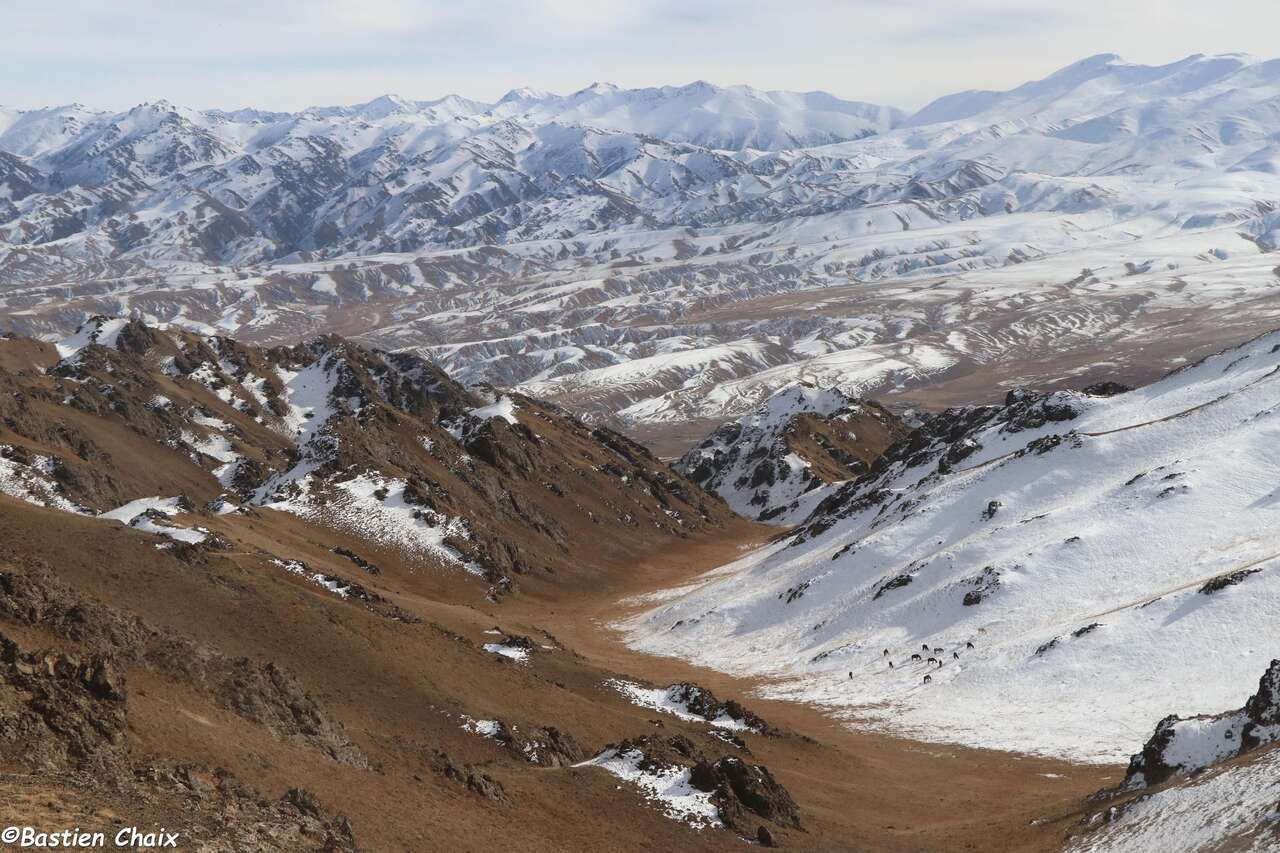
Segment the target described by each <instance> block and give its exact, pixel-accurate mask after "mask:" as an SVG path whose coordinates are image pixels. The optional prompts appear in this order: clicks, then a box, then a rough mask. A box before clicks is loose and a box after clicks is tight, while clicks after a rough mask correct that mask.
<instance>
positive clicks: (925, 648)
mask: <svg viewBox="0 0 1280 853" xmlns="http://www.w3.org/2000/svg"><path fill="white" fill-rule="evenodd" d="M920 651H922V652H927V651H929V644H928V643H921V644H920Z"/></svg>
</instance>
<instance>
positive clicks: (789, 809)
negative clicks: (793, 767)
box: [603, 735, 801, 836]
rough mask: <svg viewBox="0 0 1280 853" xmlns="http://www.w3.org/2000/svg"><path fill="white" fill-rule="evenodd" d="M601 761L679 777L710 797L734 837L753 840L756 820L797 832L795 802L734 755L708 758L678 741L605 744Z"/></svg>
mask: <svg viewBox="0 0 1280 853" xmlns="http://www.w3.org/2000/svg"><path fill="white" fill-rule="evenodd" d="M603 755H618V756H632V757H633V758H634V760H635V766H636V767H637V769H638V770H640V771H642V772H645V773H651V774H652V773H657V774H664V773H665V774H669V773H670V772H671V771H672V770H673V769H678V770H681V771H683V773H685V774H687V777H685V778H687V781H688V784H689V785H690V786H691V787H692V788H694V789H695V790H698V791H702V792H703V793H705V794H709V795H710V800H711V802H712V803H713V804H714V805H715V808H716V812H717V814H718V815H719V818H720V821H721V822H722V823H723V824H724V825H725V826H726V827H728V828H730V829H733V830H734V831H736V832H737V833H739V834H740V835H746V836H755V835H756V834H757V829H756V828H757V826H759V825H760V824H759V821H760V820H765V821H768V822H769V823H772V824H773V825H774V826H775V827H784V828H788V829H799V828H800V825H801V824H800V810H799V808H798V807H797V806H796V803H795V800H794V799H792V797H791V794H790V792H788V791H787V789H786V788H785V787H783V785H782V784H781V783H780V782H778V781H777V780H776V779H775V778H774V777H773V774H772V773H770V772H769V769H768V768H767V767H765V766H764V765H761V764H750V763H748V762H746V761H743V760H742V759H741V758H739V757H737V756H735V755H720V756H716V755H709V754H707V753H706V752H704V751H703V750H702V749H701V748H699V747H698V746H697V745H696V744H694V743H693V742H692V741H690V740H689V739H688V738H686V737H684V736H683V735H674V736H671V737H666V738H663V737H658V736H654V735H645V736H643V737H639V738H632V739H629V740H625V741H623V742H621V743H618V744H610V745H609V746H608V747H606V748H605V752H604V753H603Z"/></svg>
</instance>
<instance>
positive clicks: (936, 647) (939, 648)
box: [933, 646, 942, 655]
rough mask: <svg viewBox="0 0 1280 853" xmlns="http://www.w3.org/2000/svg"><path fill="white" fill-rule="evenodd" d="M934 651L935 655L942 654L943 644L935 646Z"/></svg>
mask: <svg viewBox="0 0 1280 853" xmlns="http://www.w3.org/2000/svg"><path fill="white" fill-rule="evenodd" d="M933 653H934V654H935V655H940V654H942V646H934V648H933Z"/></svg>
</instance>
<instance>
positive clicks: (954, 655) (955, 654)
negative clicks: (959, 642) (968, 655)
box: [951, 652, 960, 660]
mask: <svg viewBox="0 0 1280 853" xmlns="http://www.w3.org/2000/svg"><path fill="white" fill-rule="evenodd" d="M951 659H952V660H960V653H959V652H952V653H951Z"/></svg>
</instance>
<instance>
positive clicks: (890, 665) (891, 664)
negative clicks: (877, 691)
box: [889, 661, 893, 669]
mask: <svg viewBox="0 0 1280 853" xmlns="http://www.w3.org/2000/svg"><path fill="white" fill-rule="evenodd" d="M889 669H893V661H889Z"/></svg>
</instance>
